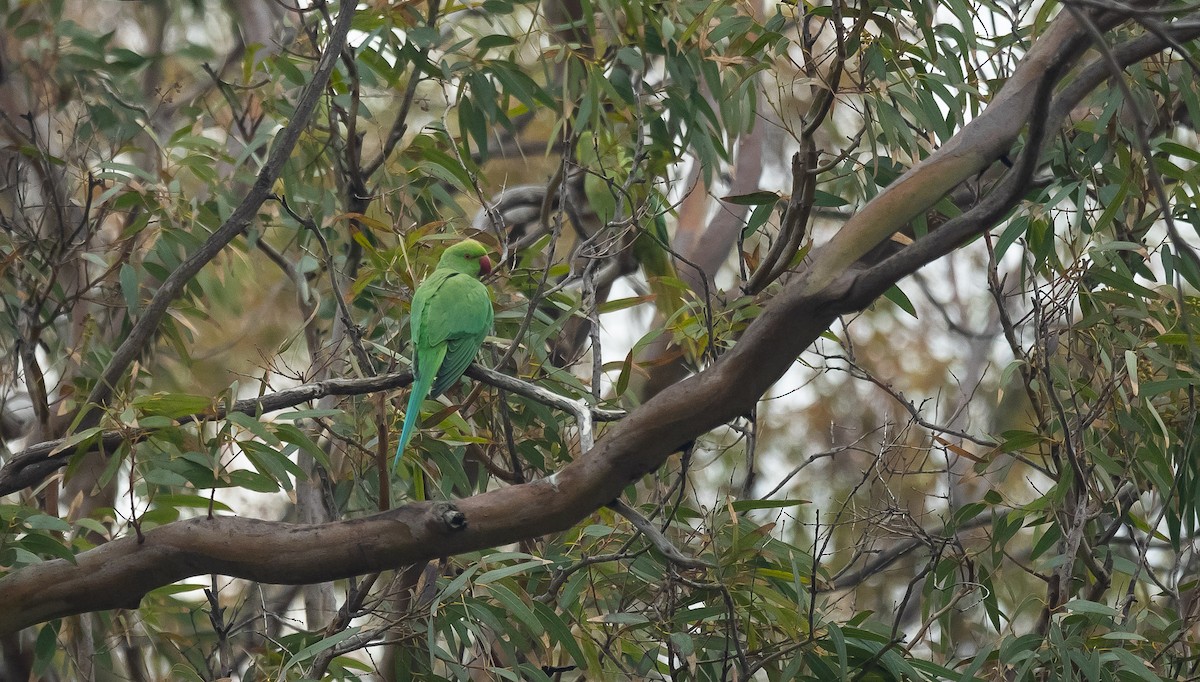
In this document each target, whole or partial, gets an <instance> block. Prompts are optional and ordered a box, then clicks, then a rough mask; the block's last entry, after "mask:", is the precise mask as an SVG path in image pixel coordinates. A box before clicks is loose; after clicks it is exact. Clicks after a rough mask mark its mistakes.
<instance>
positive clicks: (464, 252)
mask: <svg viewBox="0 0 1200 682" xmlns="http://www.w3.org/2000/svg"><path fill="white" fill-rule="evenodd" d="M487 253H488V252H487V247H485V246H484V245H483V244H480V243H479V242H477V241H475V240H474V239H464V240H462V241H461V242H459V243H457V244H455V245H454V246H451V247H450V248H448V249H446V250H445V251H443V252H442V258H441V260H439V261H438V268H439V269H441V268H446V269H448V270H453V271H455V272H461V273H463V274H464V275H471V276H472V277H483V276H484V275H486V274H488V273H490V272H491V271H492V261H491V260H490V259H489V258H488V256H487Z"/></svg>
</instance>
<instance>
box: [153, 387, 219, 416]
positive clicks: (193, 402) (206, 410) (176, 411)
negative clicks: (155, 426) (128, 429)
mask: <svg viewBox="0 0 1200 682" xmlns="http://www.w3.org/2000/svg"><path fill="white" fill-rule="evenodd" d="M133 406H134V407H136V408H137V409H138V410H139V411H140V412H141V414H143V415H147V416H149V415H161V416H164V417H170V418H172V419H174V418H178V417H187V416H190V415H193V414H212V413H213V399H212V398H211V397H210V396H204V395H190V394H187V393H151V394H149V395H140V396H137V397H136V398H134V399H133Z"/></svg>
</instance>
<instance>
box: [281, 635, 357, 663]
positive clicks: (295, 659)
mask: <svg viewBox="0 0 1200 682" xmlns="http://www.w3.org/2000/svg"><path fill="white" fill-rule="evenodd" d="M360 630H362V628H361V627H359V626H354V627H350V628H346V629H345V630H342V631H341V632H337V633H334V634H332V635H330V636H329V637H325V638H323V639H321V640H319V641H316V642H313V643H312V644H309V645H308V646H306V647H304V648H303V649H301V650H299V651H297V652H296V653H295V654H293V655H292V657H291V658H289V659H288V660H287V662H286V663H284V664H283V669H282V670H280V672H281V673H283V672H287V671H288V670H291V669H292V668H294V667H295V666H297V665H299V664H300V663H303V662H305V661H307V660H310V659H312V658H313V657H315V656H316V655H317V654H319V653H321V652H322V651H325V650H326V649H330V648H333V647H335V646H337V645H338V644H341V643H342V642H344V641H346V640H347V639H350V638H351V637H353V636H354V635H357V634H358V632H359V631H360Z"/></svg>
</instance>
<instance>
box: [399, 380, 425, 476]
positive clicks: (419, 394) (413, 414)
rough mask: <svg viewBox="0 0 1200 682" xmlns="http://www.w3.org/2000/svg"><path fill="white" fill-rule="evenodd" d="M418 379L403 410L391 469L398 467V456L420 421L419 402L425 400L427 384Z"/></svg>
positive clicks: (406, 445) (402, 452)
mask: <svg viewBox="0 0 1200 682" xmlns="http://www.w3.org/2000/svg"><path fill="white" fill-rule="evenodd" d="M420 383H421V382H420V381H417V382H414V383H413V387H412V393H410V394H409V396H408V407H407V408H406V409H405V411H404V428H403V429H401V430H400V441H399V442H398V443H396V458H395V459H393V460H392V471H393V472H394V471H396V469H397V468H399V467H400V457H401V455H403V454H404V448H406V447H408V439H410V438H412V434H413V429H414V428H416V425H417V424H418V423H420V421H421V403H423V402H425V393H426V392H427V391H428V390H429V388H428V387H427V386H421V385H420Z"/></svg>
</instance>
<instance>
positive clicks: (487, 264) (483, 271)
mask: <svg viewBox="0 0 1200 682" xmlns="http://www.w3.org/2000/svg"><path fill="white" fill-rule="evenodd" d="M490 274H492V261H491V259H489V258H488V257H487V256H480V257H479V276H480V277H484V276H486V275H490Z"/></svg>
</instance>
